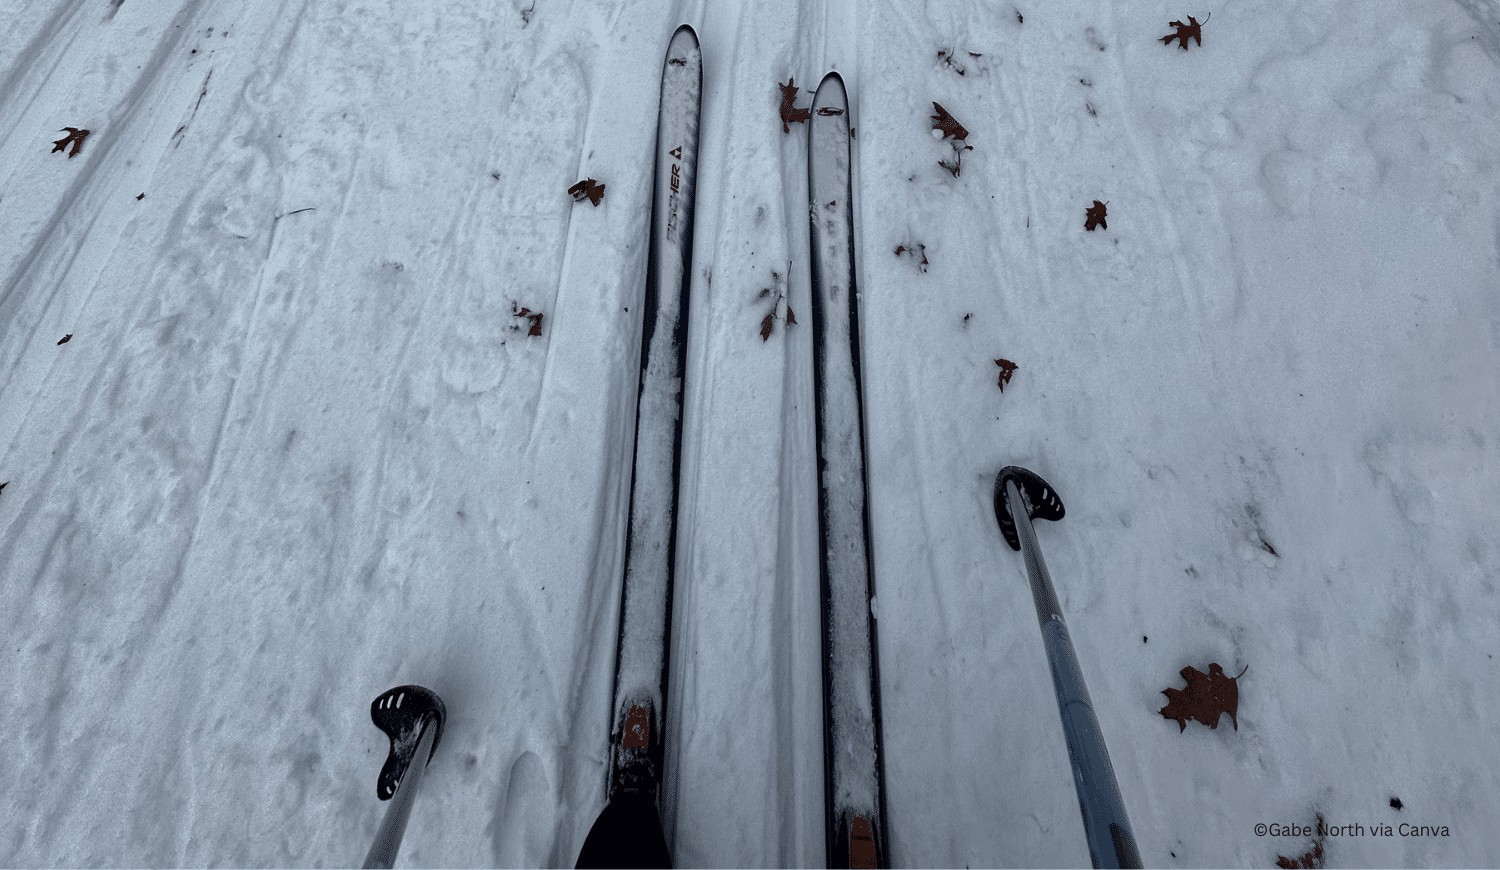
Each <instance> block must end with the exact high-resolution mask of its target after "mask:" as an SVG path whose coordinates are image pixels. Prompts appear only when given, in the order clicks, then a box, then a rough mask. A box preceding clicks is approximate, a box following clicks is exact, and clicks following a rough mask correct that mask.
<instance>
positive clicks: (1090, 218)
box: [1083, 199, 1109, 232]
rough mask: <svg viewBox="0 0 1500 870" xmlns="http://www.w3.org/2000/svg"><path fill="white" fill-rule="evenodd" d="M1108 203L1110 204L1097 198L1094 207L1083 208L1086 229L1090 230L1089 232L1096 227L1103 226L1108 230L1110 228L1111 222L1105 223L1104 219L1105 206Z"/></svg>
mask: <svg viewBox="0 0 1500 870" xmlns="http://www.w3.org/2000/svg"><path fill="white" fill-rule="evenodd" d="M1106 205H1108V203H1103V202H1100V201H1099V200H1097V199H1096V200H1094V206H1093V208H1087V209H1084V210H1083V228H1084V229H1086V230H1088V231H1089V232H1093V231H1094V227H1103V228H1104V229H1106V230H1107V229H1109V224H1107V223H1105V221H1104V212H1105V209H1104V207H1105V206H1106Z"/></svg>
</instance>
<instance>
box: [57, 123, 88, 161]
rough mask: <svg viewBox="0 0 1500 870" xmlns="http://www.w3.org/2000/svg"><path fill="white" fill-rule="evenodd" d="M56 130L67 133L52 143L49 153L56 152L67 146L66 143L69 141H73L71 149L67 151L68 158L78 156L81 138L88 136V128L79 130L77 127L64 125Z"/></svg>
mask: <svg viewBox="0 0 1500 870" xmlns="http://www.w3.org/2000/svg"><path fill="white" fill-rule="evenodd" d="M57 132H59V133H62V132H66V133H67V134H68V135H66V136H64V137H62V138H61V139H59V140H57V141H56V142H53V143H52V151H51V153H53V154H56V153H57V152H59V151H61V150H63V149H64V148H67V147H68V143H69V142H71V143H73V150H72V151H69V152H68V159H69V160H71V159H73V158H74V157H77V156H78V149H79V148H82V147H83V140H85V139H87V138H88V137H89V131H88V130H80V129H78V128H77V127H64V128H62V129H61V130H58V131H57Z"/></svg>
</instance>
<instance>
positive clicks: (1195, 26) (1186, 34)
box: [1161, 13, 1213, 51]
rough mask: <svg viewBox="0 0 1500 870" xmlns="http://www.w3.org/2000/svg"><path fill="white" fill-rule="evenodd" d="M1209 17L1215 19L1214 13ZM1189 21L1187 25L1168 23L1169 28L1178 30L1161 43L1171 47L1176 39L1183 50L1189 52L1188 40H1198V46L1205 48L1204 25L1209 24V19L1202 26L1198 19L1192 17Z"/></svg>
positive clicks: (1162, 39) (1179, 22) (1174, 22)
mask: <svg viewBox="0 0 1500 870" xmlns="http://www.w3.org/2000/svg"><path fill="white" fill-rule="evenodd" d="M1209 17H1210V18H1211V17H1213V13H1209ZM1187 19H1188V23H1187V24H1183V23H1182V22H1181V21H1171V22H1168V23H1167V26H1168V27H1175V28H1177V32H1176V33H1169V34H1167V35H1166V36H1163V37H1162V38H1161V41H1162V42H1163V43H1165V44H1167V45H1171V44H1172V40H1174V39H1175V40H1177V44H1178V45H1179V46H1180V47H1181V48H1182V50H1183V51H1187V43H1188V40H1189V39H1196V40H1198V46H1199V47H1200V48H1201V47H1202V46H1203V25H1204V24H1207V23H1208V18H1205V19H1203V23H1202V24H1200V23H1198V19H1196V18H1194V17H1193V16H1191V15H1189V16H1188V17H1187Z"/></svg>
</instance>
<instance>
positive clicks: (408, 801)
mask: <svg viewBox="0 0 1500 870" xmlns="http://www.w3.org/2000/svg"><path fill="white" fill-rule="evenodd" d="M436 736H437V717H435V716H428V717H427V718H426V719H425V720H424V721H423V725H422V739H421V740H419V741H418V742H417V751H416V753H415V754H414V755H413V756H412V763H411V765H410V766H409V767H407V769H406V775H405V776H404V777H402V779H401V784H400V785H399V786H397V788H396V794H395V795H393V796H392V797H391V805H390V808H389V809H387V810H386V811H385V818H384V819H382V820H381V822H380V830H378V831H376V832H375V842H374V843H371V844H370V853H369V854H368V855H366V856H365V863H364V866H365V868H366V870H369V868H374V867H379V868H386V870H389V868H390V867H392V866H394V865H395V863H396V853H397V852H399V851H400V850H401V837H402V835H403V834H405V833H406V820H407V818H408V817H410V816H411V805H412V803H413V802H414V801H415V800H416V799H417V791H418V790H419V789H420V788H421V786H422V777H423V776H425V775H426V774H427V762H428V759H429V756H430V755H431V754H432V741H433V740H434V739H435V738H436Z"/></svg>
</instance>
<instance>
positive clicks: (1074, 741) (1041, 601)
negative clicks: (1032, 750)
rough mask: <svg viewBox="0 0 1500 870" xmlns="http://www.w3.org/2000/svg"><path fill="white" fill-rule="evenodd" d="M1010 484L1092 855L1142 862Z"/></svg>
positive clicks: (1101, 862)
mask: <svg viewBox="0 0 1500 870" xmlns="http://www.w3.org/2000/svg"><path fill="white" fill-rule="evenodd" d="M1005 486H1006V497H1007V504H1008V505H1009V506H1010V514H1011V518H1012V520H1013V521H1014V522H1015V525H1016V533H1017V536H1018V537H1019V538H1020V541H1021V555H1022V557H1023V559H1024V560H1025V562H1026V576H1027V577H1028V578H1029V579H1030V580H1031V597H1032V600H1033V601H1034V602H1035V603H1036V618H1037V622H1039V623H1040V624H1041V628H1042V644H1043V645H1044V646H1045V647H1046V649H1047V663H1048V664H1049V665H1051V667H1052V689H1053V691H1054V692H1056V693H1057V709H1058V713H1059V715H1061V717H1062V726H1063V736H1064V737H1065V738H1066V739H1067V742H1068V757H1069V758H1070V759H1071V760H1072V762H1073V786H1074V788H1076V789H1077V790H1078V809H1079V811H1080V812H1081V813H1082V814H1083V828H1084V834H1085V836H1087V838H1088V844H1089V858H1090V859H1091V860H1092V861H1093V862H1094V866H1095V867H1139V866H1141V856H1140V853H1139V852H1138V851H1137V849H1136V845H1135V837H1134V835H1132V834H1131V831H1130V819H1129V818H1128V817H1127V816H1126V815H1125V802H1124V801H1123V800H1121V798H1120V785H1119V783H1118V782H1117V781H1116V780H1115V769H1114V765H1112V764H1110V761H1109V750H1108V749H1106V748H1105V746H1104V734H1103V732H1101V731H1100V730H1099V719H1098V717H1097V716H1095V715H1094V705H1093V703H1092V702H1091V701H1090V700H1089V690H1088V687H1086V686H1085V685H1084V683H1083V671H1082V670H1080V669H1079V667H1078V655H1077V654H1076V653H1074V652H1073V641H1072V639H1071V638H1069V637H1068V626H1067V624H1066V623H1065V622H1063V616H1062V608H1061V607H1059V606H1058V603H1057V592H1056V591H1055V590H1054V589H1053V588H1052V578H1051V577H1050V576H1049V575H1048V574H1047V563H1046V562H1044V561H1042V551H1041V548H1039V547H1038V546H1037V541H1036V531H1035V530H1034V529H1032V527H1031V517H1029V516H1028V515H1027V512H1026V510H1025V508H1024V505H1025V504H1026V502H1025V501H1023V500H1022V497H1021V492H1020V489H1019V488H1018V487H1017V486H1016V482H1015V481H1014V480H1007V481H1006V482H1005Z"/></svg>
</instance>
